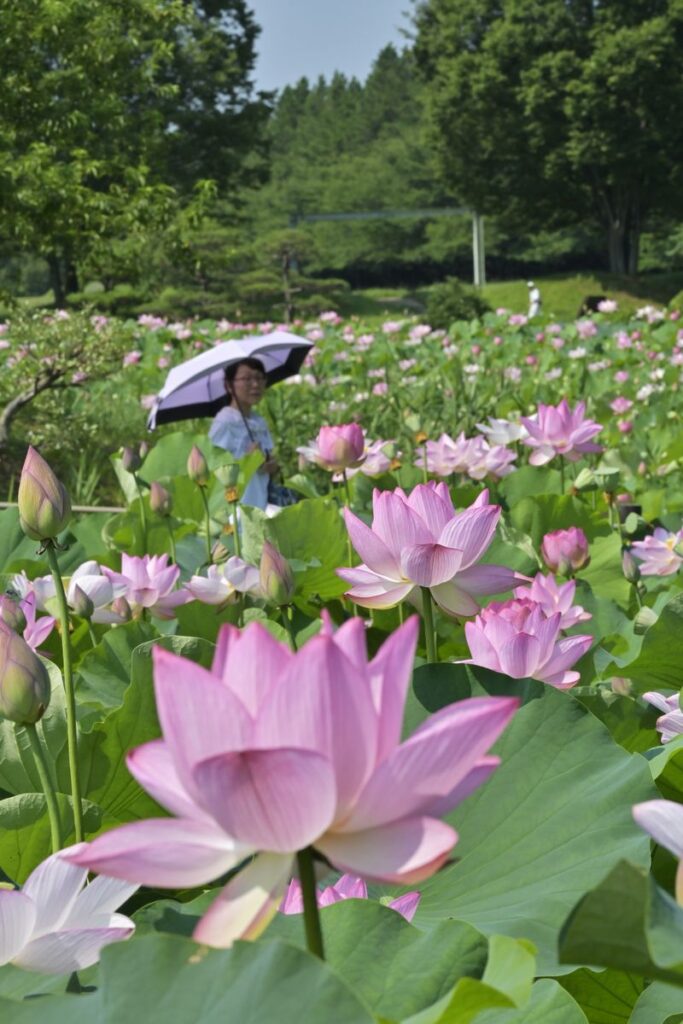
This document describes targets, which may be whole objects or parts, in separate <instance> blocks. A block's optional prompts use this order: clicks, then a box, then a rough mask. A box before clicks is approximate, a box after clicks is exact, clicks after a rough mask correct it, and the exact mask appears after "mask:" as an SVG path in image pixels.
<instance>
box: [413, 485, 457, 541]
mask: <svg viewBox="0 0 683 1024" xmlns="http://www.w3.org/2000/svg"><path fill="white" fill-rule="evenodd" d="M441 486H442V487H443V488H444V490H445V491H446V493H447V494H448V488H447V487H446V485H445V484H442V485H441ZM408 504H409V505H410V507H411V508H412V509H413V510H414V511H415V512H417V514H418V515H419V517H420V519H422V520H423V522H424V523H425V525H426V527H427V529H428V530H429V532H430V533H431V534H432V536H434V537H438V536H439V534H440V533H441V531H442V530H443V528H444V526H445V525H446V524H447V523H448V522H450V520H451V519H452V518H453V516H454V514H455V513H454V511H453V504H452V502H451V500H450V495H448V501H446V500H445V499H444V497H443V491H438V490H437V489H436V488H434V487H430V485H429V484H418V486H417V487H414V488H413V489H412V491H411V492H410V495H409V497H408Z"/></svg>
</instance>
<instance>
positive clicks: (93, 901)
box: [67, 875, 138, 928]
mask: <svg viewBox="0 0 683 1024" xmlns="http://www.w3.org/2000/svg"><path fill="white" fill-rule="evenodd" d="M137 891H138V886H137V885H136V884H135V883H131V882H123V881H121V879H119V878H108V877H107V876H106V875H98V876H97V878H95V879H93V881H92V882H88V884H87V885H86V886H85V888H83V889H81V891H80V892H79V894H78V896H77V897H76V902H75V903H74V905H73V907H72V908H71V913H70V914H69V918H68V922H67V924H68V927H69V928H75V927H77V926H79V925H80V926H82V927H86V926H87V925H92V923H93V919H94V918H95V917H98V916H99V917H101V916H102V915H103V914H104V915H111V914H114V912H115V911H117V910H118V909H119V907H120V906H121V905H122V904H123V903H125V902H126V900H129V899H130V897H131V896H133V895H134V894H135V893H136V892H137Z"/></svg>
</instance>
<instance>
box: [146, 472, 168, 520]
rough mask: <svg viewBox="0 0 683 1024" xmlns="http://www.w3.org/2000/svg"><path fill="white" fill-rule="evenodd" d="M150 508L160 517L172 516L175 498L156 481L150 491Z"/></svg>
mask: <svg viewBox="0 0 683 1024" xmlns="http://www.w3.org/2000/svg"><path fill="white" fill-rule="evenodd" d="M149 507H150V508H151V510H152V512H156V513H157V515H160V516H170V514H171V509H172V508H173V498H172V497H171V495H170V493H169V492H168V491H167V490H166V488H165V487H162V486H161V484H159V483H157V482H156V480H155V481H154V483H153V484H152V485H151V487H150V489H149Z"/></svg>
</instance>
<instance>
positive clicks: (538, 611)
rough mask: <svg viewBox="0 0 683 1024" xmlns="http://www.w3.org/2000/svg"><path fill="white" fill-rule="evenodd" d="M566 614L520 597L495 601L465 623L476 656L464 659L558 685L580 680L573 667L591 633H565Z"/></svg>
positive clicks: (569, 684) (474, 663) (564, 685)
mask: <svg viewBox="0 0 683 1024" xmlns="http://www.w3.org/2000/svg"><path fill="white" fill-rule="evenodd" d="M561 618H562V616H561V614H560V613H559V612H555V614H554V615H551V616H550V617H549V618H548V617H546V615H545V614H544V612H543V609H542V608H541V606H540V605H538V604H536V603H535V602H533V601H528V600H524V599H520V598H515V599H514V600H512V601H505V602H493V603H492V604H490V605H488V607H487V608H485V609H484V610H483V611H482V612H481V613H480V614H479V615H478V616H477V617H476V619H475V620H474V622H466V623H465V637H466V639H467V643H468V644H469V648H470V654H471V655H472V657H471V658H470V659H469V660H468V661H467V662H465V664H470V665H481V666H482V667H483V668H489V669H491V670H492V671H493V672H502V674H503V675H506V676H511V677H512V678H513V679H538V680H540V682H542V683H548V685H549V686H554V687H556V688H557V689H559V690H566V689H567V688H568V687H570V686H573V685H574V683H577V682H578V681H579V678H580V675H579V673H578V672H569V671H568V669H569V667H570V666H571V665H573V664H574V662H576V661H578V660H579V658H580V657H582V655H584V654H585V653H586V651H587V650H588V648H589V647H590V645H591V644H592V642H593V637H591V636H569V637H564V638H560V621H561Z"/></svg>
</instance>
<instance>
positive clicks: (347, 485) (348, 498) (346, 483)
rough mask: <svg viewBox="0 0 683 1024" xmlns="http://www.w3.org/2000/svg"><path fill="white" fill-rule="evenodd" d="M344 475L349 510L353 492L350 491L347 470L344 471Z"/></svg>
mask: <svg viewBox="0 0 683 1024" xmlns="http://www.w3.org/2000/svg"><path fill="white" fill-rule="evenodd" d="M342 475H343V477H344V492H345V494H346V504H347V505H348V507H349V508H351V491H350V490H349V478H348V477H347V475H346V470H345V469H343V470H342Z"/></svg>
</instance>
